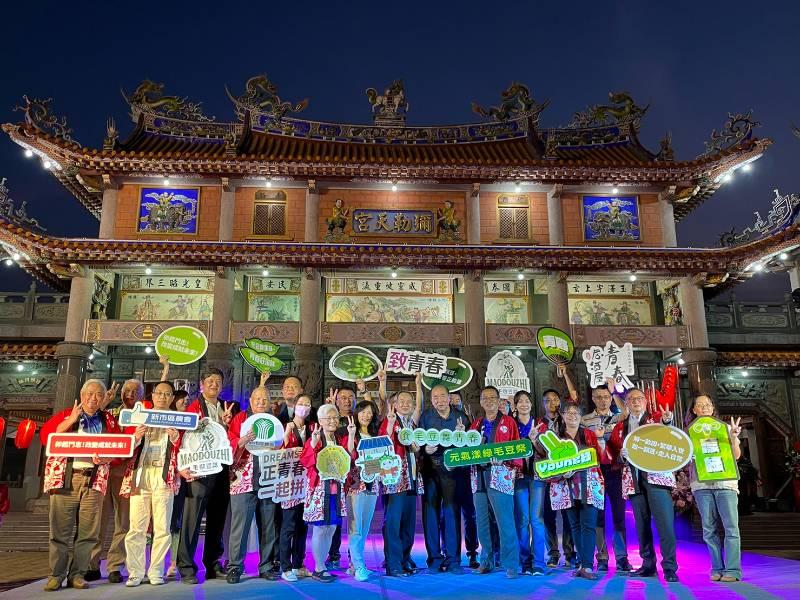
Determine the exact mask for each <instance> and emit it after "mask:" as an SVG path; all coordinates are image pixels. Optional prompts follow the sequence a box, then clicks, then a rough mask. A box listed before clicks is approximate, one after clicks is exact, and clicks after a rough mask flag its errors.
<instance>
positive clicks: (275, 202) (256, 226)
mask: <svg viewBox="0 0 800 600" xmlns="http://www.w3.org/2000/svg"><path fill="white" fill-rule="evenodd" d="M286 220H287V210H286V192H284V191H282V190H276V191H272V190H259V191H258V192H256V197H255V203H254V204H253V236H256V237H265V238H283V237H286V230H287V223H286Z"/></svg>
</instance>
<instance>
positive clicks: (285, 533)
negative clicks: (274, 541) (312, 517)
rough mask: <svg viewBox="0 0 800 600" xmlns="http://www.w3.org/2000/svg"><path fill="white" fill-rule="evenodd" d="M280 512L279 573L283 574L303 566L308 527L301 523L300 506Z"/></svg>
mask: <svg viewBox="0 0 800 600" xmlns="http://www.w3.org/2000/svg"><path fill="white" fill-rule="evenodd" d="M281 512H282V513H283V515H282V516H281V571H284V572H285V571H289V570H291V569H299V568H300V567H302V566H303V559H304V558H305V556H306V534H307V533H308V525H307V524H306V522H305V521H303V505H302V504H298V505H297V506H293V507H292V508H284V509H283V510H282V511H281Z"/></svg>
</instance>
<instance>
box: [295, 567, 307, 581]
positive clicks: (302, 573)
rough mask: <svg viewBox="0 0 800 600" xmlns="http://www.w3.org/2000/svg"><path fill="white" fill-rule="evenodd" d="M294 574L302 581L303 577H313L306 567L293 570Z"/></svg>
mask: <svg viewBox="0 0 800 600" xmlns="http://www.w3.org/2000/svg"><path fill="white" fill-rule="evenodd" d="M292 573H294V574H295V575H297V577H298V578H300V579H302V578H303V577H311V572H310V571H309V570H308V569H306V568H305V567H300V568H299V569H292Z"/></svg>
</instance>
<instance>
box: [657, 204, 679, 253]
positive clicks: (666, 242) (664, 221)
mask: <svg viewBox="0 0 800 600" xmlns="http://www.w3.org/2000/svg"><path fill="white" fill-rule="evenodd" d="M670 196H672V194H670V193H668V192H662V193H661V194H659V195H658V208H659V212H660V215H661V245H662V246H664V248H675V247H677V245H678V236H677V234H676V233H675V213H674V211H673V206H672V202H670V200H669V197H670Z"/></svg>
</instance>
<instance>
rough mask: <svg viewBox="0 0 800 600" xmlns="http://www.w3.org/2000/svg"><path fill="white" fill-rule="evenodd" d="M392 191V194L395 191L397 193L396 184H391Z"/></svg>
mask: <svg viewBox="0 0 800 600" xmlns="http://www.w3.org/2000/svg"><path fill="white" fill-rule="evenodd" d="M392 191H393V192H396V191H397V184H396V183H393V184H392Z"/></svg>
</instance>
